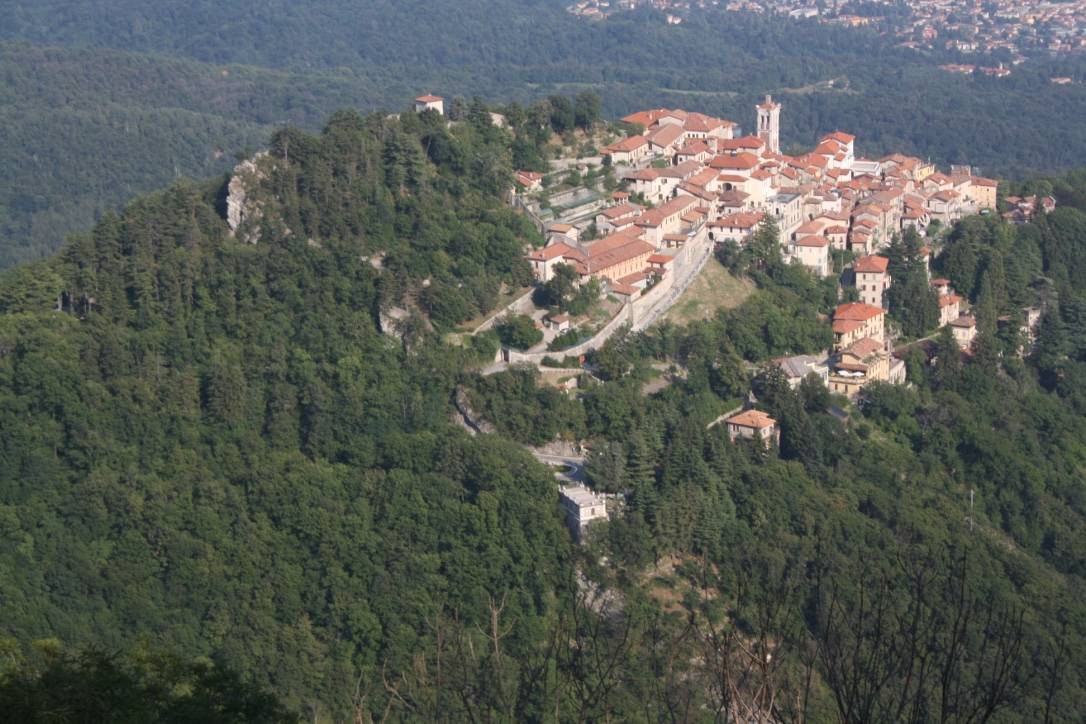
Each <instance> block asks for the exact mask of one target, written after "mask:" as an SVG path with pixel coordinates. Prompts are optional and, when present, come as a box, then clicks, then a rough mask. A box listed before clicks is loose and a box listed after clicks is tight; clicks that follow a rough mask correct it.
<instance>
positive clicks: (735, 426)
mask: <svg viewBox="0 0 1086 724" xmlns="http://www.w3.org/2000/svg"><path fill="white" fill-rule="evenodd" d="M724 424H725V425H727V429H728V438H729V439H730V440H731V441H732V442H735V441H736V440H738V439H740V438H743V439H746V440H758V441H760V442H761V443H762V445H764V446H765V447H766V448H768V447H769V446H770V443H774V444H778V445H779V444H780V442H781V431H780V428H779V427H778V426H777V421H776V420H774V419H773V418H772V417H770V416H769V415H767V414H766V413H764V412H762V411H761V410H744V411H743V412H740V413H739V414H737V415H733V416H731V417H729V418H728V419H726V420H725V421H724Z"/></svg>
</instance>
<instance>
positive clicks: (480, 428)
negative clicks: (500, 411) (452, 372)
mask: <svg viewBox="0 0 1086 724" xmlns="http://www.w3.org/2000/svg"><path fill="white" fill-rule="evenodd" d="M453 405H454V406H455V407H456V417H457V418H458V420H457V421H458V422H459V423H460V424H461V425H463V427H465V428H467V430H468V431H469V432H470V433H471V434H472V435H476V434H478V435H490V434H493V433H494V432H495V427H494V426H493V425H491V424H490V423H489V422H487V421H486V420H484V419H482V418H481V417H479V416H478V415H477V414H476V413H475V411H474V410H473V409H471V400H469V399H468V391H467V390H465V389H464V386H463V385H458V386H457V388H456V394H455V395H454V396H453Z"/></svg>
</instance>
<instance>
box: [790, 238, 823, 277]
mask: <svg viewBox="0 0 1086 724" xmlns="http://www.w3.org/2000/svg"><path fill="white" fill-rule="evenodd" d="M794 249H795V258H796V259H797V260H798V261H799V263H800V264H802V265H803V266H805V267H807V268H808V269H810V270H811V271H812V272H813V273H814V274H815V275H816V276H819V277H828V276H829V275H830V272H831V271H832V269H833V268H832V266H831V265H830V240H829V239H827V238H826V237H824V236H805V237H803V238H802V239H800V240H799V241H797V242H795V245H794Z"/></svg>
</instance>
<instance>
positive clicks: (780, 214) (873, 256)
mask: <svg viewBox="0 0 1086 724" xmlns="http://www.w3.org/2000/svg"><path fill="white" fill-rule="evenodd" d="M755 111H756V124H755V129H756V132H755V133H754V134H750V135H737V132H738V125H737V124H736V123H734V122H732V121H729V120H725V119H720V118H712V117H709V116H706V115H703V114H700V113H693V112H686V111H682V110H672V109H664V108H660V109H653V110H647V111H641V112H638V113H633V114H631V115H628V116H626V117H625V118H623V119H622V121H623V123H625V124H627V126H628V127H629V128H631V129H632V130H633V131H634V132H632V133H630V134H629V135H628V136H626V137H625V138H622V139H621V140H619V141H617V142H615V143H612V144H611V145H609V146H607V147H606V148H604V149H602V154H603V159H604V163H605V164H609V165H610V167H611V168H612V169H613V170H614V172H615V175H616V177H617V178H619V179H621V181H622V185H621V188H622V190H618V191H615V192H614V193H613V194H612V195H611V197H610V199H609V200H607V201H606V205H605V206H604V207H603V208H600V209H598V210H597V211H594V212H589V213H587V214H585V213H584V210H583V209H581V208H580V207H575V208H573V209H572V211H571V212H570V213H569V214H567V215H564V216H563V217H561V218H559V219H558V220H556V221H554V222H552V223H550V224H548V225H547V226H546V232H547V239H548V243H547V245H546V246H545V247H544V248H542V249H536V250H533V251H532V252H531V253H529V254H528V256H527V259H528V261H529V263H530V264H531V266H532V269H533V272H534V273H535V275H536V278H537V280H538V281H539V282H541V283H545V282H548V281H549V280H551V279H552V278H553V276H554V274H555V270H556V268H557V267H558V266H559V265H566V266H567V267H570V268H572V269H573V270H575V272H576V275H577V280H578V283H581V284H583V283H585V282H587V281H588V280H590V279H595V280H597V281H598V282H599V283H600V285H601V289H602V290H603V291H604V293H605V294H610V295H614V296H616V297H617V298H619V299H621V300H623V301H631V302H635V303H636V302H637V301H638V297H639V296H641V295H646V294H649V293H650V292H652V291H654V287H655V286H656V285H658V284H660V283H662V282H665V281H666V282H670V283H671V285H672V286H679V287H683V288H684V287H685V284H686V283H687V279H686V278H685V276H684V275H689V274H691V273H696V272H697V270H698V269H699V268H700V267H699V262H700V261H702V260H703V259H704V258H705V257H706V256H707V253H706V252H707V250H708V249H709V248H710V247H712V248H714V249H719V248H720V247H722V246H724V245H726V244H729V243H731V244H734V245H736V246H738V247H739V248H743V247H745V246H747V245H749V244H750V243H751V242H752V239H754V237H755V235H756V234H757V233H758V232H759V229H762V228H774V229H776V235H777V243H778V244H779V246H780V252H781V254H782V256H783V258H784V260H785V261H786V262H791V263H794V264H800V265H802V266H804V267H806V268H807V269H808V270H810V272H811V273H813V274H814V275H816V276H818V277H823V278H824V277H828V276H832V275H838V276H840V279H841V280H842V284H843V285H844V286H846V287H847V286H852V287H854V288H855V290H856V292H855V296H856V297H857V298H858V301H857V302H850V303H843V304H841V305H840V306H839V307H838V308H837V310H836V313H835V314H834V317H833V319H832V320H831V321H830V323H831V324H832V326H833V332H834V339H835V344H834V349H833V350H830V352H832V354H830V355H829V357H828V358H827V359H816V358H802V359H798V358H797V359H793V360H788V361H786V362H785V364H784V367H785V369H786V371H787V372H788V373H789V375H790V377H791V378H792V379H793V380H794V382H795V383H796V384H798V382H799V379H800V378H802V377H803V376H805V375H807V374H808V373H810V372H816V373H818V374H819V375H820V376H821V377H822V378H823V380H824V381H825V382H826V384H827V385H828V386H829V388H830V389H831V390H832V391H833V392H839V393H841V394H844V395H846V396H848V397H850V398H851V397H854V396H855V395H856V393H857V392H858V391H859V390H860V389H861V388H862V387H863V386H864V385H865V384H867V383H868V382H871V381H875V380H880V381H889V382H903V381H904V380H905V370H904V365H903V364H902V362H901V361H900V360H898V359H895V358H893V357H892V354H891V353H892V346H891V342H892V340H890V339H889V338H888V337H887V335H886V333H885V329H886V327H885V324H884V316H885V313H886V311H885V307H886V301H885V294H886V291H887V290H888V289H889V288H890V283H891V279H890V275H889V272H888V265H889V260H888V259H887V257H885V256H880V255H879V253H878V252H879V251H880V250H882V249H884V248H886V247H887V246H888V245H889V244H890V242H891V240H892V239H893V238H894V237H895V236H898V235H900V234H902V233H904V232H905V231H906V230H908V229H913V230H915V232H916V233H917V234H918V235H919V237H921V238H924V237H926V236H927V235H928V233H929V229H932V228H945V227H946V226H948V225H949V224H951V223H953V222H954V221H956V220H958V219H960V218H961V217H962V216H963V215H966V214H978V213H979V214H988V213H992V212H993V211H994V210H995V208H996V191H997V187H998V183H997V181H995V180H993V179H989V178H984V177H982V176H978V175H975V174H974V173H972V169H970V168H968V167H959V166H955V167H953V168H952V169H950V172H949V173H943V172H940V171H938V170H937V169H936V168H935V166H934V165H933V164H931V163H929V162H926V161H923V160H921V159H919V158H915V157H909V156H904V155H901V154H893V155H890V156H886V157H884V158H880V159H867V158H862V157H858V156H857V155H856V152H855V140H856V139H855V137H854V136H852V135H850V134H848V133H844V132H841V131H835V132H833V133H829V134H826V135H825V136H824V137H823V138H822V139H821V140H820V141H819V143H818V144H817V146H816V147H815V148H814V149H812V150H811V151H810V152H808V153H804V154H802V155H798V156H789V155H785V154H783V153H782V152H781V143H780V115H781V111H782V108H781V105H780V104H779V103H777V102H775V101H774V100H773V99H772V98H771V97H769V96H767V97H766V98H765V99H764V101H763V102H762V103H760V104H758V106H757V108H756V109H755ZM540 184H541V177H540V175H539V174H531V173H528V172H520V173H519V174H518V185H519V186H520V188H521V193H522V194H523V193H529V194H530V193H531V192H532V191H534V190H535V189H537V188H539V186H540ZM769 222H772V223H769ZM921 253H922V254H923V257H924V260H925V265H927V261H928V259H930V256H931V248H930V247H929V246H925V247H924V248H923V249H922V250H921ZM835 258H836V259H837V261H838V264H837V267H838V268H836V269H835ZM669 277H671V278H669ZM674 277H678V278H677V279H675V278H674ZM932 284H933V286H934V288H935V289H936V290H937V291H938V292H939V306H940V322H941V325H949V326H950V327H951V328H952V330H953V331H954V335H955V338H956V339H957V340H958V341H959V344H960V345H961V347H962V348H963V349H964V350H968V349H969V347H970V345H971V343H972V340H973V336H974V335H975V332H976V323H975V321H974V320H973V318H972V317H971V316H970V315H969V314H968V312H967V310H966V309H965V308H964V307H963V300H962V299H961V297H959V296H958V295H957V294H956V293H954V290H952V289H950V287H949V284H948V283H947V282H946V281H945V280H941V279H935V280H932ZM664 300H666V297H665V298H664ZM657 316H658V315H657ZM637 320H638V316H637V315H634V320H633V321H635V322H636V321H637ZM559 323H562V324H565V323H568V320H565V319H562V320H559Z"/></svg>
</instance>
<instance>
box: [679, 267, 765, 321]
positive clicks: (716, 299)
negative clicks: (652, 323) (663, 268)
mask: <svg viewBox="0 0 1086 724" xmlns="http://www.w3.org/2000/svg"><path fill="white" fill-rule="evenodd" d="M753 291H754V284H753V283H752V282H750V281H748V280H746V279H737V278H736V277H734V276H732V275H731V274H730V273H729V272H728V270H727V269H725V268H724V267H722V266H721V265H720V264H719V263H717V262H716V261H715V260H712V259H710V260H709V262H708V263H707V264H706V265H705V268H704V269H702V270H701V273H700V274H699V275H698V278H697V279H695V280H694V283H693V284H691V285H690V286H689V287H687V289H686V291H685V292H683V294H682V296H681V297H679V300H678V301H677V302H675V306H673V307H672V308H671V309H669V310H668V312H667V314H665V315H664V319H666V320H668V321H669V322H671V323H673V324H689V323H690V322H693V321H695V320H699V319H709V318H710V317H712V316H713V315H714V314H716V311H717V310H718V309H733V308H735V307H738V306H739V305H740V304H742V303H743V302H744V301H746V299H747V297H749V296H750V295H751V293H752V292H753Z"/></svg>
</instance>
